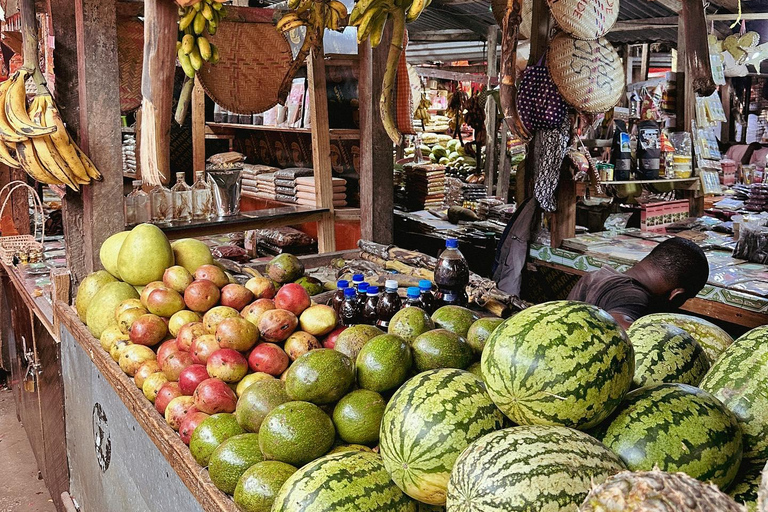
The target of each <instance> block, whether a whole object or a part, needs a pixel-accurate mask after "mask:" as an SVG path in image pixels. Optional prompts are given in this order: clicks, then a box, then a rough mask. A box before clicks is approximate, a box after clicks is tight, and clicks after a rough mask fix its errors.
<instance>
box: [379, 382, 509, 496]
mask: <svg viewBox="0 0 768 512" xmlns="http://www.w3.org/2000/svg"><path fill="white" fill-rule="evenodd" d="M503 421H504V417H503V415H502V414H501V412H500V411H499V410H498V409H497V408H496V406H495V405H494V404H493V402H492V401H491V398H490V397H489V396H488V393H487V392H486V391H485V386H484V385H483V381H482V380H480V379H479V378H478V377H476V376H475V375H473V374H471V373H469V372H465V371H462V370H456V369H440V370H430V371H427V372H423V373H420V374H418V375H416V376H415V377H413V378H412V379H410V380H409V381H407V382H406V383H405V384H403V386H402V387H401V388H400V389H398V390H397V391H396V392H395V394H394V395H393V396H392V398H391V399H390V401H389V403H388V404H387V407H386V409H384V418H383V419H382V422H381V435H380V440H379V450H380V452H381V457H382V459H384V465H385V466H386V468H387V471H389V473H390V475H392V480H394V481H395V483H396V484H397V486H398V487H400V489H402V490H403V491H404V492H405V493H406V494H408V495H409V496H411V497H412V498H415V499H417V500H419V501H421V502H424V503H427V504H430V505H443V504H445V491H446V487H447V485H448V478H449V477H450V474H451V469H452V468H453V463H454V462H455V461H456V458H457V457H458V456H459V454H460V453H461V452H462V450H464V448H466V447H467V445H468V444H469V443H471V442H472V441H474V440H475V439H477V438H479V437H482V436H483V435H485V434H488V433H490V432H493V431H494V430H497V429H499V428H501V426H502V424H503Z"/></svg>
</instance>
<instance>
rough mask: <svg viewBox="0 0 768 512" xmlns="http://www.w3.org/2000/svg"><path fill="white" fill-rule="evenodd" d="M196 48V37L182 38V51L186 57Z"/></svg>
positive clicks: (186, 36)
mask: <svg viewBox="0 0 768 512" xmlns="http://www.w3.org/2000/svg"><path fill="white" fill-rule="evenodd" d="M194 47H195V36H193V35H190V34H186V35H185V36H184V37H182V38H181V49H182V50H183V51H184V53H185V54H186V55H189V53H190V52H191V51H192V48H194Z"/></svg>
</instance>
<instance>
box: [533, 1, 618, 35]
mask: <svg viewBox="0 0 768 512" xmlns="http://www.w3.org/2000/svg"><path fill="white" fill-rule="evenodd" d="M547 3H548V4H549V10H550V11H552V17H553V18H555V21H557V24H558V25H560V27H561V28H562V29H563V30H564V31H566V32H567V33H569V34H570V35H572V36H573V37H575V38H576V39H588V40H592V39H597V38H598V37H603V36H604V35H605V34H607V33H608V31H609V30H611V27H613V24H614V23H616V19H617V18H618V17H619V0H547Z"/></svg>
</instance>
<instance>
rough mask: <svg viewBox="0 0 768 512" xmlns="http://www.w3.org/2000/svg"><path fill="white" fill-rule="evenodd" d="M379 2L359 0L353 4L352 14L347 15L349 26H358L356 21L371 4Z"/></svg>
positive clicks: (375, 0)
mask: <svg viewBox="0 0 768 512" xmlns="http://www.w3.org/2000/svg"><path fill="white" fill-rule="evenodd" d="M379 1H380V0H360V1H359V2H357V3H356V4H355V7H354V8H352V13H351V14H350V15H349V24H350V25H354V26H356V27H357V26H359V23H357V21H358V20H359V19H360V18H361V17H362V16H363V14H364V13H365V12H366V11H368V8H369V7H371V6H372V5H373V4H375V3H377V2H379Z"/></svg>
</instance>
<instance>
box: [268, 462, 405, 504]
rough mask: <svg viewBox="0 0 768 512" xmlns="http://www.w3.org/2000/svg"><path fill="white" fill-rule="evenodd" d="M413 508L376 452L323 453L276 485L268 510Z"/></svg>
mask: <svg viewBox="0 0 768 512" xmlns="http://www.w3.org/2000/svg"><path fill="white" fill-rule="evenodd" d="M367 511H371V512H416V502H415V501H413V500H412V499H411V498H409V497H408V496H406V495H405V494H403V492H402V491H401V490H400V489H398V487H397V486H396V485H395V484H394V483H393V482H392V480H391V479H390V477H389V473H387V470H386V469H384V464H383V463H382V461H381V457H380V456H379V455H378V454H376V453H369V452H360V451H348V452H341V453H334V454H331V455H326V456H324V457H321V458H319V459H317V460H316V461H314V462H311V463H309V464H307V465H306V466H304V467H303V468H301V469H299V470H298V471H297V472H296V473H294V474H293V475H291V476H290V478H288V480H286V482H285V484H283V487H282V488H281V489H280V492H279V493H278V495H277V497H276V498H275V503H274V505H273V506H272V512H367Z"/></svg>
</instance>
